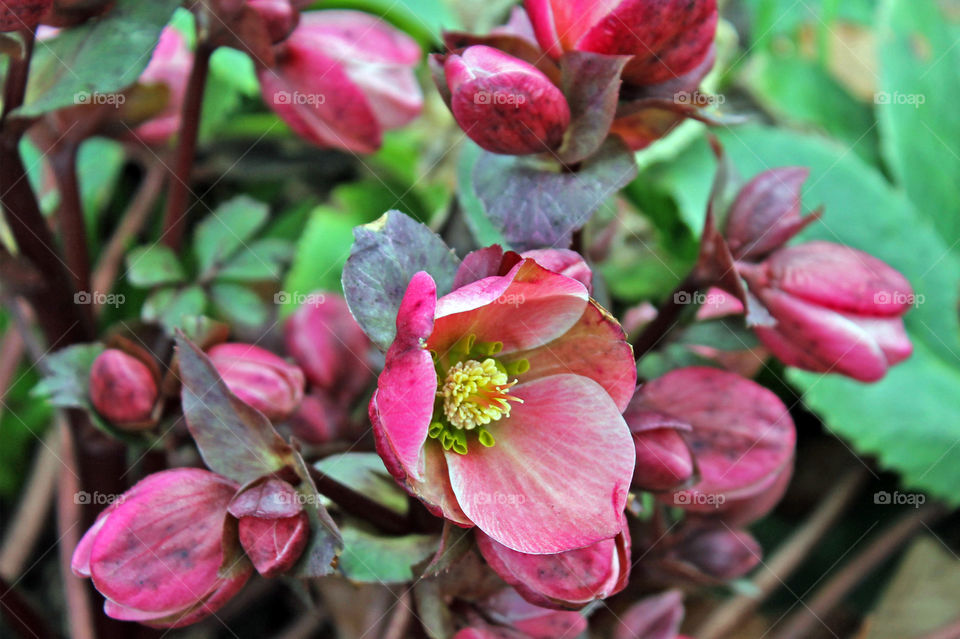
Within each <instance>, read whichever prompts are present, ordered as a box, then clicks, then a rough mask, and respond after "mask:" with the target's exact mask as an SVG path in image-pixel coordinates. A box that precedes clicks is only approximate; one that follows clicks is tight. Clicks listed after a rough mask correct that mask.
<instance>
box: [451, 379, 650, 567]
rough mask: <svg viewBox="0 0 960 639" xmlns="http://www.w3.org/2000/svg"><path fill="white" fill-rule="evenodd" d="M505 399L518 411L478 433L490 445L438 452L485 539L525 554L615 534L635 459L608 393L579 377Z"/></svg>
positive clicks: (540, 384) (538, 383)
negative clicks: (483, 434) (491, 440)
mask: <svg viewBox="0 0 960 639" xmlns="http://www.w3.org/2000/svg"><path fill="white" fill-rule="evenodd" d="M513 395H514V396H515V397H518V398H520V399H522V400H523V403H522V404H521V403H515V404H513V408H512V412H511V414H510V417H509V418H507V419H503V420H501V421H499V422H495V423H494V424H491V425H490V426H488V427H487V428H488V430H489V431H490V433H491V434H492V435H493V436H494V438H495V439H496V445H494V446H493V447H491V448H484V447H483V446H480V445H478V444H474V445H473V446H472V447H471V448H470V451H469V453H468V454H466V455H458V454H456V453H454V452H447V453H446V458H447V465H448V466H449V469H450V481H451V484H452V486H453V492H454V493H455V494H456V496H457V500H458V502H459V503H460V506H461V508H463V512H464V513H465V514H466V515H467V516H468V517H469V518H470V519H471V520H472V521H473V522H474V523H475V524H476V525H477V526H478V527H479V528H480V529H481V530H482V531H483V532H484V533H486V534H487V535H489V536H490V537H491V538H493V539H494V540H496V541H498V542H499V543H501V544H503V545H504V546H507V547H508V548H511V549H513V550H516V551H519V552H524V553H530V554H547V553H558V552H565V551H567V550H573V549H575V548H583V547H585V546H589V545H590V544H593V543H596V542H598V541H601V540H603V539H608V538H610V537H613V536H614V535H616V534H617V533H618V532H619V531H620V528H621V526H620V515H621V513H622V512H623V509H624V506H625V504H626V498H627V491H628V490H629V486H630V479H631V477H632V476H633V465H634V458H635V453H634V449H633V441H632V439H631V437H630V431H629V429H628V428H627V425H626V423H625V422H624V421H623V416H622V415H621V414H620V410H619V409H618V408H617V406H616V404H614V402H613V400H611V399H610V396H609V395H608V394H607V391H606V390H605V389H604V388H603V387H602V386H600V385H599V384H597V383H596V382H594V381H593V380H591V379H588V378H586V377H581V376H579V375H555V376H552V377H544V378H541V379H537V380H534V381H532V382H529V383H524V384H521V385H518V386H516V387H515V388H514V392H513ZM571 496H576V498H575V499H571Z"/></svg>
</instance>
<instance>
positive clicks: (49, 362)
mask: <svg viewBox="0 0 960 639" xmlns="http://www.w3.org/2000/svg"><path fill="white" fill-rule="evenodd" d="M103 351H104V346H103V344H101V343H100V342H94V343H92V344H77V345H75V346H68V347H67V348H63V349H60V350H59V351H57V352H55V353H51V354H50V355H46V356H45V357H44V358H43V363H44V367H45V370H46V373H45V374H44V377H43V380H42V381H41V382H40V383H39V384H37V385H36V386H35V387H34V389H33V393H32V394H33V395H34V396H36V397H44V398H46V400H47V402H48V403H49V404H50V405H52V406H60V407H62V408H86V409H88V410H92V408H93V407H92V404H91V403H90V369H91V368H92V367H93V361H94V360H95V359H97V357H98V356H99V355H100V353H102V352H103Z"/></svg>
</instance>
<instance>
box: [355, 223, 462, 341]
mask: <svg viewBox="0 0 960 639" xmlns="http://www.w3.org/2000/svg"><path fill="white" fill-rule="evenodd" d="M354 237H355V238H356V239H355V241H354V243H353V248H352V249H351V251H350V258H349V259H348V260H347V263H346V265H345V266H344V269H343V291H344V295H345V297H346V298H347V304H348V305H349V306H350V312H351V313H353V316H354V317H355V318H356V319H357V322H359V324H360V326H361V327H362V328H363V330H364V331H365V332H366V333H367V336H368V337H369V338H370V339H371V341H373V343H375V344H376V345H377V346H379V347H380V348H381V349H383V350H387V348H388V347H389V346H390V344H391V342H393V338H394V336H395V335H396V322H397V310H398V309H399V308H400V302H401V301H402V300H403V295H404V293H406V291H407V285H408V284H410V280H411V279H412V278H413V276H414V275H416V274H417V273H418V272H419V271H426V272H427V273H429V274H430V275H431V276H432V277H433V279H434V281H435V282H436V283H437V295H445V294H446V293H448V292H450V289H451V288H452V287H453V278H454V276H455V275H456V272H457V266H458V265H459V263H460V260H458V259H457V256H456V255H454V254H453V251H451V250H450V248H449V247H447V245H446V244H445V243H444V241H443V240H442V239H441V238H440V236H438V235H437V234H436V233H434V232H433V231H431V230H430V229H429V228H427V227H426V226H424V225H423V224H420V223H419V222H416V221H414V220H412V219H411V218H409V217H407V216H406V215H404V214H403V213H400V212H398V211H389V212H388V213H385V214H384V215H383V217H381V218H380V219H379V220H377V221H376V222H372V223H370V224H367V225H366V226H358V227H357V228H356V229H354Z"/></svg>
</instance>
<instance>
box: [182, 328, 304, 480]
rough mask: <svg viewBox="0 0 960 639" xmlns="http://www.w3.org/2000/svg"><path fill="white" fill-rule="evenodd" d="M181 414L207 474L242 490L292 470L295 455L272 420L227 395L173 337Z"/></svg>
mask: <svg viewBox="0 0 960 639" xmlns="http://www.w3.org/2000/svg"><path fill="white" fill-rule="evenodd" d="M177 353H178V355H179V361H180V379H181V380H182V381H183V390H182V393H181V397H182V403H183V414H184V418H185V419H186V422H187V428H189V429H190V434H191V435H192V436H193V439H194V441H195V442H196V443H197V448H199V449H200V455H201V456H202V457H203V460H204V462H206V464H207V467H209V468H210V469H211V470H213V471H215V472H217V473H219V474H221V475H223V476H225V477H229V478H230V479H232V480H234V481H236V482H237V483H240V484H246V483H248V482H251V481H253V480H255V479H257V478H258V477H261V476H262V475H268V474H270V473H274V472H276V471H278V470H280V469H281V468H283V467H285V466H288V465H290V463H291V461H292V457H293V449H292V448H290V446H289V445H288V444H287V443H286V442H285V441H283V439H282V438H281V437H280V435H279V434H278V433H277V431H276V430H275V429H274V428H273V425H272V424H271V423H270V420H269V419H267V418H266V417H265V416H264V415H263V414H262V413H260V412H259V411H257V410H256V409H254V408H251V407H250V406H249V405H247V404H246V403H244V402H243V401H241V400H240V399H238V398H237V396H236V395H234V394H233V393H231V392H230V391H229V389H227V386H226V384H225V383H224V382H223V380H222V379H221V378H220V375H218V374H217V371H216V369H215V368H214V367H213V364H212V363H210V359H209V358H208V357H207V356H206V355H205V354H204V353H203V352H202V351H201V350H200V349H198V348H197V347H196V346H195V345H194V344H193V343H192V342H190V341H189V340H187V339H186V338H184V337H183V336H182V335H178V336H177Z"/></svg>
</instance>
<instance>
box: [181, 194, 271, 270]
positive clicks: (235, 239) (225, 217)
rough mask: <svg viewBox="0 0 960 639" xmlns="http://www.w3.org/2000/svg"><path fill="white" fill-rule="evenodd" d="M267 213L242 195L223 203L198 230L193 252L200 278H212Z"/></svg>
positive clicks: (259, 225) (262, 221)
mask: <svg viewBox="0 0 960 639" xmlns="http://www.w3.org/2000/svg"><path fill="white" fill-rule="evenodd" d="M269 213H270V209H269V208H268V207H267V205H266V204H264V203H262V202H258V201H256V200H254V199H253V198H249V197H247V196H245V195H241V196H239V197H235V198H233V199H232V200H230V201H229V202H224V203H223V204H221V205H220V206H219V207H217V209H216V210H215V211H214V212H213V213H211V214H210V215H208V216H207V217H206V219H204V220H203V221H202V222H200V224H199V225H198V227H197V230H196V234H195V235H194V238H193V251H194V254H195V255H196V257H197V262H198V266H199V269H200V273H201V276H209V275H212V273H213V271H214V269H216V268H219V267H220V266H222V265H223V264H224V263H225V262H226V261H227V260H229V259H230V258H231V257H232V256H233V255H234V253H236V252H237V249H239V248H240V247H241V246H244V245H245V244H246V243H247V241H248V240H249V239H250V238H251V237H253V236H254V234H256V232H257V231H259V230H260V228H261V227H262V226H263V225H264V224H265V223H266V221H267V216H268V215H269Z"/></svg>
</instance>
